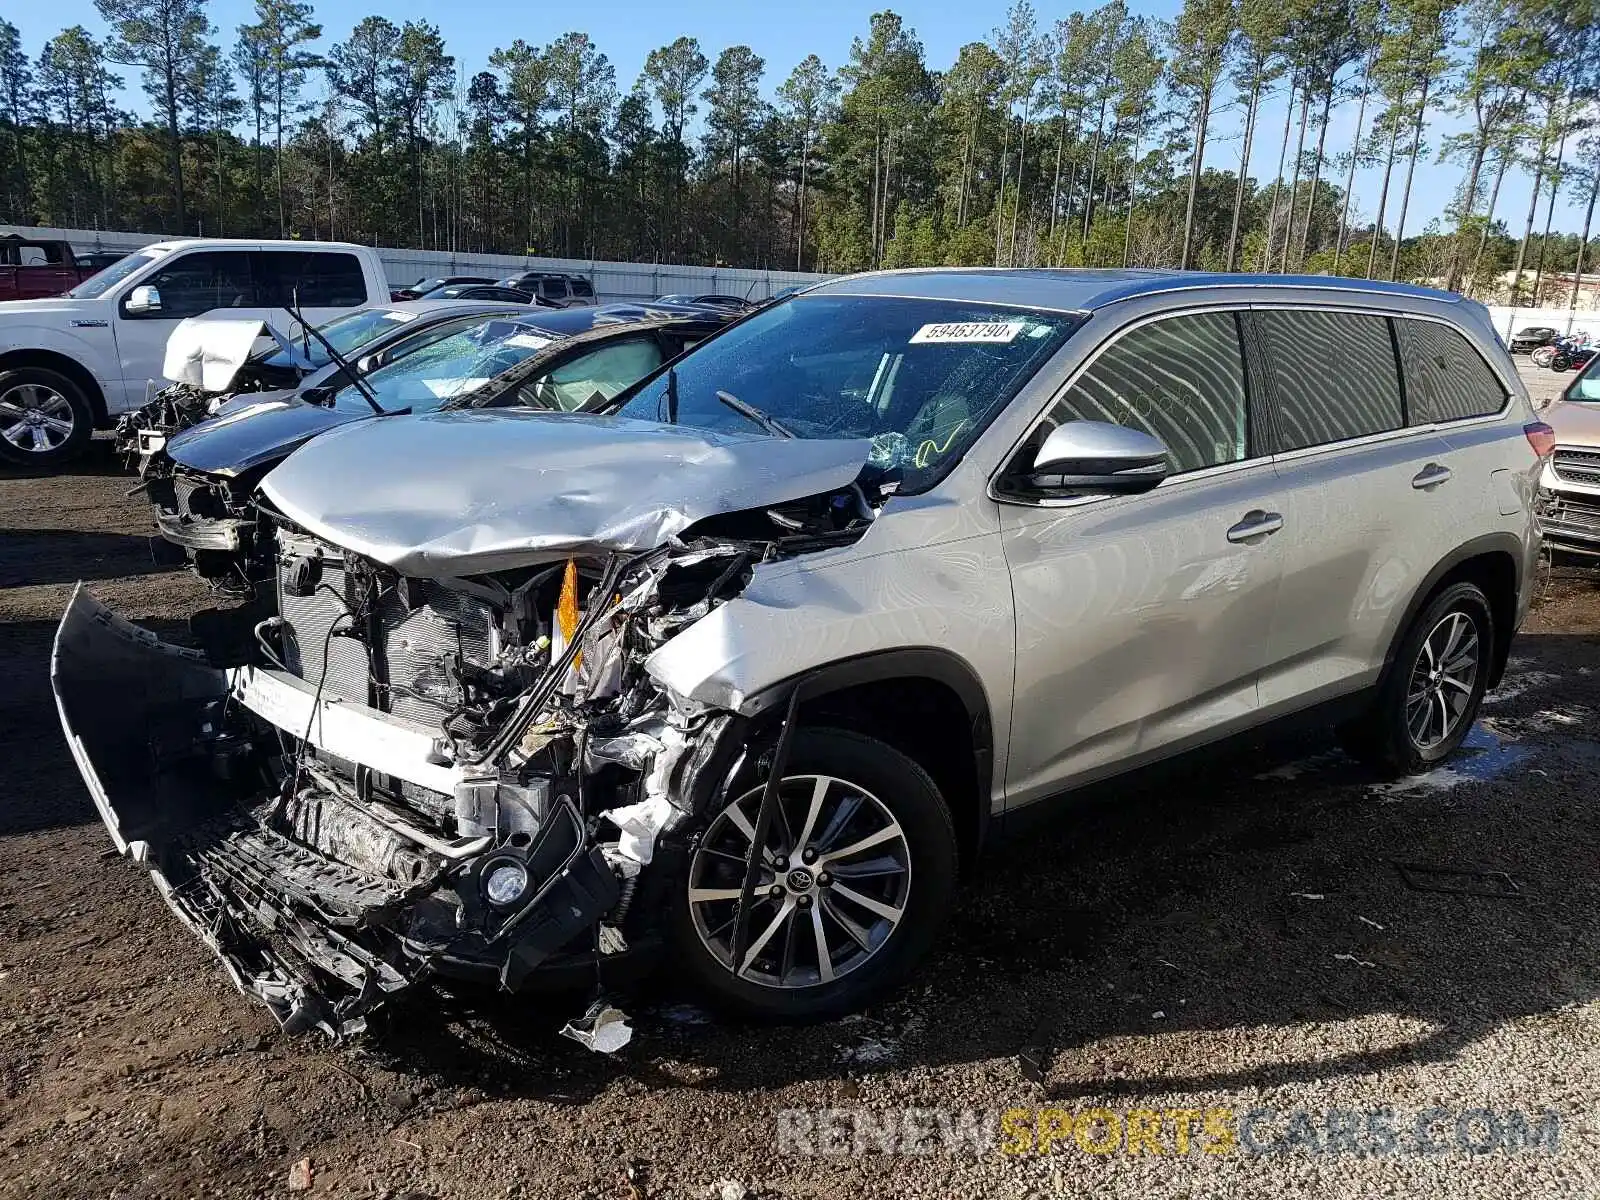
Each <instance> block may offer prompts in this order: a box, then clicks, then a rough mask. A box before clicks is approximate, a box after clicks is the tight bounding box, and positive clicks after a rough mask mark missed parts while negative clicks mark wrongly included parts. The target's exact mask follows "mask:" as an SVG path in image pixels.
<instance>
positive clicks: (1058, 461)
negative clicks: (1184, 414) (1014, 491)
mask: <svg viewBox="0 0 1600 1200" xmlns="http://www.w3.org/2000/svg"><path fill="white" fill-rule="evenodd" d="M1168 471H1169V460H1168V457H1167V448H1166V446H1164V445H1162V443H1161V439H1160V438H1156V437H1152V436H1151V435H1150V434H1148V433H1145V432H1144V431H1143V430H1139V429H1129V428H1128V427H1127V426H1126V425H1113V424H1110V423H1108V422H1105V421H1068V422H1067V423H1066V424H1064V425H1058V426H1056V427H1055V428H1054V429H1052V430H1051V431H1050V434H1049V436H1048V437H1046V438H1045V439H1044V445H1042V446H1040V447H1039V452H1038V453H1037V454H1035V455H1034V457H1033V468H1032V470H1030V471H1029V472H1028V473H1027V474H1026V475H1025V476H1024V478H1023V480H1022V481H1021V482H1022V484H1023V487H1024V488H1025V489H1026V490H1028V491H1032V492H1037V493H1043V494H1045V495H1053V496H1096V495H1099V496H1133V495H1138V494H1139V493H1140V492H1148V491H1149V490H1150V489H1151V488H1153V487H1155V486H1156V485H1157V484H1158V483H1160V482H1161V481H1162V480H1163V479H1165V478H1166V477H1167V474H1168Z"/></svg>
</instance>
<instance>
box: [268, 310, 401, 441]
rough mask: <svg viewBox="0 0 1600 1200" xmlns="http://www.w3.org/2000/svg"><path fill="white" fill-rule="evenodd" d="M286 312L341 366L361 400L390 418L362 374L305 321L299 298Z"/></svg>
mask: <svg viewBox="0 0 1600 1200" xmlns="http://www.w3.org/2000/svg"><path fill="white" fill-rule="evenodd" d="M284 311H286V312H287V313H288V314H289V315H290V316H291V317H293V318H294V319H295V320H296V321H299V322H300V328H301V330H302V331H304V332H305V333H307V334H309V335H310V336H311V337H314V338H316V339H317V341H318V343H319V344H320V345H321V346H322V348H323V349H324V350H326V351H327V352H328V357H329V358H331V359H332V360H333V361H334V362H335V363H337V364H338V365H339V370H340V371H341V372H343V373H344V375H345V377H346V378H348V379H349V380H350V382H351V383H352V384H353V385H354V386H355V389H356V391H358V392H360V393H361V398H362V399H363V400H365V401H366V402H367V403H368V404H370V405H371V406H372V411H373V412H374V413H376V414H377V415H378V416H380V417H386V416H388V415H389V413H388V410H387V409H385V408H384V407H383V405H381V404H379V403H378V398H377V397H376V396H374V395H373V394H372V389H371V388H369V387H368V386H367V384H366V381H365V380H363V379H362V378H361V374H360V372H359V371H357V370H356V369H355V368H354V367H353V366H351V365H350V363H349V362H347V361H346V360H345V357H344V355H342V354H340V353H339V352H338V351H337V350H335V349H334V348H333V343H332V342H330V341H328V339H327V338H325V337H323V336H322V331H321V330H318V329H313V328H312V327H311V322H310V321H308V320H306V319H305V316H304V314H302V313H301V311H300V301H299V298H298V296H297V297H296V299H295V301H294V303H293V305H292V306H286V307H285V310H284ZM306 357H307V358H308V359H309V358H310V357H311V356H310V355H309V354H308V355H306ZM337 390H338V389H334V391H337ZM331 394H332V393H331V392H330V395H331Z"/></svg>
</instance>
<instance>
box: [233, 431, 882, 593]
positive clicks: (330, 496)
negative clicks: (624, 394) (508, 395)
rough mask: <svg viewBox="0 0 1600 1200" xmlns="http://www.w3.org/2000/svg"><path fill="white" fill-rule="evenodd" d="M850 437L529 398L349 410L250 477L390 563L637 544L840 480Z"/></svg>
mask: <svg viewBox="0 0 1600 1200" xmlns="http://www.w3.org/2000/svg"><path fill="white" fill-rule="evenodd" d="M870 450H871V443H870V442H868V441H866V440H862V439H851V440H842V439H841V440H818V439H800V438H794V439H790V438H775V437H768V436H766V435H764V434H756V433H752V434H748V435H746V434H721V433H712V432H710V431H707V430H703V429H690V428H687V427H685V426H679V425H662V424H657V423H656V422H653V421H637V420H632V419H628V418H623V417H597V416H588V415H579V414H572V413H548V412H538V411H533V410H528V409H491V410H483V411H464V412H442V413H428V414H424V415H420V416H412V417H405V418H403V419H396V420H381V421H378V420H374V421H360V422H357V423H354V424H351V425H347V426H346V427H344V428H343V429H338V430H335V431H334V432H332V433H329V434H327V435H326V436H324V437H319V438H317V439H316V440H315V441H312V442H309V443H308V444H306V445H305V446H302V447H301V448H300V449H299V450H297V451H296V452H295V453H294V454H292V455H290V456H289V458H288V459H287V460H285V462H284V463H283V465H282V466H280V467H278V468H277V469H276V470H274V471H273V472H272V473H271V474H269V475H268V476H267V477H266V479H265V480H263V482H262V484H261V491H262V494H263V495H265V496H266V497H267V498H268V499H269V500H271V501H272V503H273V504H275V505H276V506H277V507H278V509H279V510H280V511H281V512H282V513H283V514H284V516H286V517H288V518H289V519H290V520H291V521H293V522H295V523H296V524H298V525H300V526H302V527H304V528H305V529H307V530H308V531H310V532H311V533H313V534H315V535H316V536H318V537H320V538H323V539H325V540H327V541H329V542H331V543H333V544H334V545H336V546H341V547H343V548H345V549H348V550H353V551H355V552H356V553H358V554H362V555H365V556H366V557H368V558H372V559H376V560H377V561H378V562H381V563H384V564H386V565H388V566H390V567H393V568H394V569H395V570H397V571H399V572H400V573H402V574H404V575H411V576H417V577H422V578H448V577H451V576H459V575H473V574H479V573H482V572H487V571H499V570H506V569H508V568H512V567H518V566H524V565H527V564H530V563H533V562H537V561H541V560H547V559H551V558H558V557H561V556H563V555H565V554H570V553H577V552H583V551H588V552H595V551H606V550H617V551H624V552H627V551H641V550H648V549H651V548H653V547H655V546H658V545H660V544H661V543H662V542H664V541H665V540H666V539H667V538H669V537H671V536H673V535H674V534H677V533H681V532H682V531H683V530H684V529H687V528H688V527H689V526H690V525H693V524H694V523H695V522H697V521H700V520H702V519H704V518H706V517H709V516H715V515H716V514H718V513H727V512H739V511H741V510H744V509H750V508H760V507H764V506H766V505H771V504H779V503H782V502H784V501H787V500H794V499H798V498H801V497H804V496H812V495H817V494H819V493H823V492H829V491H834V490H837V489H839V488H842V487H846V486H848V485H849V484H850V483H851V482H852V481H853V480H854V479H855V478H856V477H857V476H858V475H860V473H861V469H862V467H863V466H865V464H866V461H867V455H868V453H869V452H870Z"/></svg>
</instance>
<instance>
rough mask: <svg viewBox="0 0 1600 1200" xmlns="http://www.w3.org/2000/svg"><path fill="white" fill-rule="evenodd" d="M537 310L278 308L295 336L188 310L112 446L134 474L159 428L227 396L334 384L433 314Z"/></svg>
mask: <svg viewBox="0 0 1600 1200" xmlns="http://www.w3.org/2000/svg"><path fill="white" fill-rule="evenodd" d="M536 310H537V306H536V305H534V304H533V303H532V302H528V303H524V304H518V305H509V304H501V303H492V302H489V303H486V302H481V301H480V302H477V303H471V302H467V301H460V302H452V303H446V302H442V301H437V300H435V301H407V302H403V303H391V304H385V305H380V306H377V307H374V308H363V309H357V310H356V311H355V312H350V313H345V314H343V315H341V316H338V317H335V318H334V319H333V320H331V321H328V322H326V323H324V324H322V325H319V326H317V327H316V329H315V331H312V330H310V329H307V328H306V326H305V325H304V324H303V323H299V322H298V321H296V320H295V319H294V317H293V314H292V313H290V312H288V311H285V313H284V315H285V316H286V317H288V318H290V322H292V323H293V324H291V327H295V326H298V328H299V329H300V330H301V333H300V336H298V337H290V336H289V335H287V334H285V333H283V332H282V331H281V330H279V329H278V328H277V326H276V325H274V324H273V323H271V322H270V321H263V320H261V319H259V318H241V317H230V316H227V315H225V313H223V312H219V313H214V314H208V315H206V316H201V317H189V318H187V319H186V320H183V321H180V322H179V323H178V327H177V328H176V329H174V330H173V331H172V336H171V337H169V338H168V339H167V350H166V357H165V360H164V362H163V364H162V375H163V376H164V377H165V378H166V379H167V380H168V381H169V384H168V386H167V387H164V388H162V389H161V390H160V391H158V392H157V393H156V394H155V395H154V396H152V397H151V398H150V399H149V401H147V402H146V403H145V404H144V405H143V406H141V407H139V408H137V409H135V410H134V411H132V412H130V413H126V414H124V415H123V416H122V417H121V418H119V419H118V421H117V425H116V448H117V452H118V453H119V454H121V455H122V456H123V458H124V459H125V460H126V461H128V462H129V463H130V464H132V465H134V466H136V467H137V468H138V470H139V472H140V474H143V473H144V472H145V471H146V469H147V468H148V466H149V464H150V462H151V460H152V456H154V455H156V454H157V453H158V452H159V451H160V450H161V449H162V448H163V447H164V446H165V445H166V442H167V439H168V438H170V437H172V436H173V435H174V434H176V433H179V432H181V431H183V430H185V429H188V428H189V427H190V426H192V425H198V424H199V423H200V422H202V421H205V420H208V419H209V418H211V417H214V416H217V415H218V414H219V413H220V412H221V410H222V406H223V405H224V404H226V403H227V402H228V400H229V399H230V398H232V397H234V396H239V395H241V394H249V396H250V398H251V399H252V400H255V401H260V400H278V399H282V398H283V397H284V396H286V395H293V394H294V393H295V392H297V391H299V390H300V389H302V388H329V387H337V386H338V385H339V384H341V383H343V382H348V380H349V379H350V377H351V375H352V374H353V373H359V374H364V373H366V372H367V371H370V370H372V369H373V368H374V367H378V366H381V365H382V364H383V363H384V362H386V361H388V359H389V358H390V357H392V353H391V352H392V351H393V350H394V349H395V348H396V347H400V346H405V345H408V344H412V343H413V339H415V338H416V336H417V335H418V334H421V333H425V332H427V331H428V330H429V329H431V328H433V327H434V326H437V325H439V324H441V323H446V322H450V321H453V320H456V319H458V318H460V319H464V318H470V317H473V316H480V315H481V316H491V315H493V314H495V313H500V314H504V315H510V314H514V313H519V312H533V311H536ZM290 322H286V323H290ZM335 358H338V359H342V360H343V361H342V362H335V361H334V360H335ZM258 393H266V395H258ZM236 407H237V406H236Z"/></svg>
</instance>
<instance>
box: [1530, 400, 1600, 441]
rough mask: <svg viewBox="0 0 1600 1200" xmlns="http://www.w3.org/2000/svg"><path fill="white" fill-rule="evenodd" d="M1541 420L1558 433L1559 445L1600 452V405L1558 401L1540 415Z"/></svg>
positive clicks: (1592, 402) (1590, 402)
mask: <svg viewBox="0 0 1600 1200" xmlns="http://www.w3.org/2000/svg"><path fill="white" fill-rule="evenodd" d="M1539 419H1540V420H1541V421H1543V422H1544V423H1545V424H1546V425H1549V426H1550V428H1552V429H1554V430H1555V431H1556V444H1557V445H1560V446H1593V447H1594V448H1595V449H1597V450H1600V403H1596V402H1594V401H1589V402H1586V403H1577V404H1575V403H1573V402H1572V401H1571V400H1557V401H1556V402H1555V403H1554V404H1552V405H1550V406H1549V407H1548V408H1546V409H1544V410H1543V411H1542V412H1540V413H1539Z"/></svg>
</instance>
